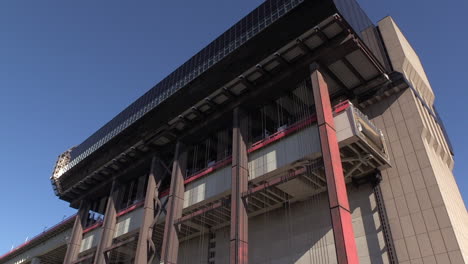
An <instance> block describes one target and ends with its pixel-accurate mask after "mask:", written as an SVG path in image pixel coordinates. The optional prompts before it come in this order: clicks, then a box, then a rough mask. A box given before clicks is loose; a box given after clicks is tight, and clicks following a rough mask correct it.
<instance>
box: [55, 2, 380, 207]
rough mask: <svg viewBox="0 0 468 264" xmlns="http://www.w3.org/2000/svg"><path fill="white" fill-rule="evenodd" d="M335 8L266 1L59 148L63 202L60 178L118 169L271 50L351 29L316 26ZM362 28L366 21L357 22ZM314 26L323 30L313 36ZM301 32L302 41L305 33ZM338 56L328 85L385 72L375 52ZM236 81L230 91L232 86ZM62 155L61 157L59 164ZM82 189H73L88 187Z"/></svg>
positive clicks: (347, 84) (293, 52)
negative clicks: (82, 136) (73, 144)
mask: <svg viewBox="0 0 468 264" xmlns="http://www.w3.org/2000/svg"><path fill="white" fill-rule="evenodd" d="M339 9H340V8H338V7H337V6H335V4H334V2H333V1H330V0H329V1H312V0H309V1H308V0H303V1H298V0H297V1H294V0H281V1H279V0H277V1H266V2H265V3H264V4H262V5H261V6H260V7H258V8H257V9H255V10H254V11H253V12H251V13H250V14H249V15H247V16H246V17H245V18H243V19H242V20H241V21H240V22H238V23H237V24H236V25H235V26H233V27H232V28H231V29H229V30H228V31H226V32H225V33H224V34H222V35H221V36H220V37H219V38H217V39H216V40H215V41H214V42H212V43H211V44H210V45H208V46H207V47H206V48H205V49H203V50H202V51H201V52H199V53H198V54H197V55H195V56H194V57H192V58H191V59H190V60H189V61H188V62H187V63H185V64H184V65H182V66H181V67H180V68H179V69H177V70H176V71H175V72H174V73H172V74H170V75H169V76H168V77H166V78H165V79H164V80H163V81H162V82H160V83H159V84H158V85H156V86H155V87H153V88H152V89H151V90H150V91H149V92H147V93H146V94H145V95H143V96H142V97H141V98H139V99H138V100H137V101H136V102H134V103H133V104H132V105H130V106H129V107H128V108H127V109H125V110H124V111H123V112H122V113H120V114H119V115H118V116H116V117H115V118H114V119H113V120H111V121H110V122H109V123H108V124H106V125H105V126H104V127H102V128H101V129H100V130H98V131H97V132H96V133H95V134H93V135H92V136H91V137H90V138H88V139H87V140H86V141H85V142H83V143H82V144H80V145H79V146H78V147H77V148H75V149H72V150H71V151H69V152H66V153H64V155H63V157H62V159H59V162H58V163H57V168H56V170H55V172H54V175H53V177H52V183H53V185H54V186H55V187H56V194H57V195H59V196H61V198H65V200H69V199H70V198H66V197H63V192H64V191H66V189H68V187H69V186H68V187H66V188H62V187H61V186H60V184H59V182H58V180H57V179H59V178H60V177H61V176H62V175H63V177H65V178H68V177H71V175H74V174H77V173H78V172H80V173H79V174H83V176H86V175H87V174H92V173H96V171H95V170H96V169H98V168H100V167H101V168H102V167H103V166H104V167H105V168H104V169H106V168H107V167H111V169H112V166H116V167H120V165H119V164H118V163H122V162H125V158H123V159H122V160H118V158H117V156H122V155H121V153H124V154H125V153H126V152H127V150H129V149H131V148H132V147H133V146H135V144H137V143H138V142H144V141H146V140H148V139H149V138H152V137H154V135H155V134H156V133H157V132H160V131H161V130H163V129H165V128H166V127H167V126H168V125H171V124H170V122H169V121H170V120H171V119H173V118H176V117H178V116H179V115H180V114H181V113H180V110H184V109H192V107H193V106H194V105H195V104H197V102H200V101H203V100H204V98H207V97H210V96H212V95H213V92H216V90H217V89H219V88H220V87H221V86H226V87H228V88H229V83H230V82H231V84H232V85H234V86H235V85H237V83H232V80H237V81H241V82H242V80H239V78H238V77H239V75H243V76H244V75H245V77H246V78H247V79H248V81H250V82H255V80H254V79H253V76H252V75H251V74H250V73H252V72H249V69H250V68H251V67H252V66H254V65H256V64H258V63H263V64H265V66H266V67H268V65H267V64H268V63H267V62H266V60H271V56H273V55H274V54H275V52H277V51H280V52H281V53H283V54H284V56H281V57H282V58H283V57H284V58H283V59H285V60H286V61H289V60H293V59H294V58H295V56H298V55H302V54H305V53H307V52H308V50H314V49H315V47H316V46H314V45H317V46H321V45H322V44H323V43H324V42H326V41H327V39H329V38H333V34H334V33H333V31H335V33H337V32H338V33H339V32H341V30H343V29H344V27H346V28H348V29H347V30H350V31H353V32H356V31H355V30H354V28H353V27H352V26H351V25H350V24H349V23H348V21H347V20H346V21H343V23H342V25H340V26H339V27H340V28H336V27H337V26H336V23H332V24H327V26H326V27H324V30H321V29H320V28H317V25H318V24H319V23H320V22H323V21H325V20H326V19H327V18H329V17H332V16H333V15H334V14H336V12H338V10H339ZM341 9H342V8H341ZM267 10H268V11H267ZM358 15H359V14H358ZM348 16H350V15H349V14H348ZM361 21H362V20H361ZM362 25H366V23H364V24H362V23H361V26H362ZM332 26H333V27H332ZM334 27H335V28H334ZM317 29H318V31H317ZM314 30H315V31H317V32H318V33H320V34H322V35H320V34H314V36H312V35H311V33H314V32H313V31H314ZM325 30H326V31H328V32H326V31H325ZM307 32H308V33H307ZM306 33H307V34H308V36H307V38H305V37H304V34H306ZM358 35H359V32H356V34H355V36H358ZM301 36H302V38H301V41H303V42H302V43H299V42H297V40H298V38H300V37H301ZM314 41H315V43H313V42H314ZM357 41H358V40H357V39H356V40H349V39H348V40H347V41H346V43H344V44H343V45H354V46H353V47H358V46H359V45H361V46H365V45H363V43H361V44H358V43H357ZM288 43H289V44H288ZM291 43H292V44H291ZM327 45H328V43H327ZM342 55H343V58H344V59H342V60H337V59H336V58H333V57H330V59H331V60H334V61H331V60H327V59H326V58H322V63H323V64H326V65H327V67H326V70H327V72H326V73H327V75H328V76H329V77H330V79H331V81H330V82H331V88H332V89H343V88H344V89H355V88H359V89H362V88H363V86H362V85H361V84H363V82H367V83H368V82H369V80H370V79H372V78H374V77H376V76H377V77H379V74H380V73H381V71H382V68H379V67H378V63H374V62H375V61H372V59H373V56H372V54H370V52H369V50H368V49H366V48H365V47H361V48H360V49H359V50H358V49H353V53H349V54H342ZM288 56H292V57H288ZM335 57H337V56H335ZM269 58H270V59H269ZM369 58H370V59H371V61H369ZM366 63H367V64H366ZM369 63H370V64H369ZM273 64H274V63H273ZM273 64H269V65H270V66H271V65H273ZM353 65H354V66H353ZM376 65H377V68H375V66H376ZM267 70H268V69H267ZM246 71H247V72H246ZM254 75H255V74H254ZM234 82H235V81H234ZM234 86H232V87H231V88H233V89H235V88H234ZM231 88H229V89H231ZM233 92H234V93H235V91H233ZM175 110H177V111H175ZM112 142H113V143H114V144H113V143H112ZM129 154H131V153H130V152H129ZM114 157H115V158H114ZM129 157H130V156H127V159H128V158H129ZM109 159H110V160H109ZM112 159H117V162H116V164H109V161H112ZM60 160H62V161H64V160H65V161H66V162H62V164H61V163H60ZM59 165H60V166H59ZM81 172H83V173H81ZM74 178H76V176H74ZM61 180H62V179H61ZM82 180H84V178H83V179H79V178H76V179H75V180H74V182H75V183H77V182H78V181H82ZM75 185H76V184H75ZM79 189H81V190H79ZM79 189H76V190H74V192H75V193H76V192H77V191H78V192H82V191H86V190H85V189H83V188H79Z"/></svg>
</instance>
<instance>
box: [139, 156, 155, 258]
mask: <svg viewBox="0 0 468 264" xmlns="http://www.w3.org/2000/svg"><path fill="white" fill-rule="evenodd" d="M157 163H158V160H157V158H156V157H153V160H152V162H151V170H150V173H149V175H148V184H147V186H146V196H145V204H144V206H143V222H142V224H141V227H140V232H139V234H138V244H137V249H136V253H135V264H147V263H148V260H149V257H148V250H149V240H150V239H152V235H153V226H152V224H153V221H154V220H155V219H154V217H155V212H154V210H155V200H156V199H159V197H158V196H159V190H158V187H159V185H158V184H157V182H159V181H160V180H161V175H160V174H161V170H159V169H157ZM155 250H157V249H155ZM153 254H156V252H153Z"/></svg>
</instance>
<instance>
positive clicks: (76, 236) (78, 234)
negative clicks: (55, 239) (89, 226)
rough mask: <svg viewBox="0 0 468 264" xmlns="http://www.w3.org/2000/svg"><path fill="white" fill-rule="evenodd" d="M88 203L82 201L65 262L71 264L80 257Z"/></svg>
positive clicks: (68, 244)
mask: <svg viewBox="0 0 468 264" xmlns="http://www.w3.org/2000/svg"><path fill="white" fill-rule="evenodd" d="M86 211H87V205H85V202H84V201H81V202H80V209H79V210H78V214H77V215H76V218H75V223H74V224H73V229H72V233H71V237H70V240H69V241H68V243H67V252H66V253H65V258H64V260H63V263H64V264H71V263H73V262H74V261H76V260H77V259H78V254H79V251H80V246H81V241H82V240H83V220H84V217H85V215H86Z"/></svg>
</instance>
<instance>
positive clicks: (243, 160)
mask: <svg viewBox="0 0 468 264" xmlns="http://www.w3.org/2000/svg"><path fill="white" fill-rule="evenodd" d="M246 121H247V120H246V118H243V116H242V114H241V110H240V109H239V108H236V109H234V122H233V129H232V132H233V134H232V179H231V233H230V262H229V263H230V264H247V263H248V261H249V260H248V216H247V210H246V208H245V206H244V203H243V202H242V193H244V192H246V191H247V190H248V180H249V179H248V176H249V170H248V159H247V144H246V140H247V133H246V131H247V122H246Z"/></svg>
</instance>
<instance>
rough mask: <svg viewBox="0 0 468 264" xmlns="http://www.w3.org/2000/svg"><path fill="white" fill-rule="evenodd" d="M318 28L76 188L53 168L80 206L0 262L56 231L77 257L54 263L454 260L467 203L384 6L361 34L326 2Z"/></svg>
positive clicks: (38, 250)
mask: <svg viewBox="0 0 468 264" xmlns="http://www.w3.org/2000/svg"><path fill="white" fill-rule="evenodd" d="M310 2H313V1H310ZM309 7H310V6H309ZM303 8H306V7H304V6H303ZM318 25H320V26H316V27H315V26H314V27H313V28H307V29H304V30H305V33H304V32H301V34H302V35H300V38H294V40H293V41H290V42H289V43H283V44H284V45H283V44H282V45H283V46H282V47H280V49H279V51H278V52H275V53H272V54H269V55H268V56H269V57H267V58H261V59H262V60H259V61H258V63H263V64H264V66H265V67H264V66H262V65H261V64H257V65H255V66H253V67H252V68H248V67H250V65H247V66H245V65H244V67H246V68H247V70H245V69H244V70H245V72H244V73H243V75H241V76H240V77H236V78H235V79H234V80H233V81H230V84H232V85H231V86H228V85H222V86H223V87H222V88H219V89H218V90H216V91H214V92H213V94H214V95H213V94H211V95H210V96H208V97H206V98H204V99H203V100H201V101H194V102H193V103H194V105H193V106H190V107H189V109H188V110H186V111H185V112H181V114H180V115H178V116H177V117H176V118H174V119H173V120H170V121H168V122H167V123H165V126H163V127H162V128H161V131H162V129H168V130H167V131H165V132H164V133H163V132H161V133H159V132H160V131H159V130H158V131H159V132H158V133H159V134H158V133H156V132H154V131H151V132H154V133H155V134H154V135H151V137H150V136H148V135H149V134H148V135H145V139H144V140H141V141H140V143H141V142H143V143H141V145H138V146H137V147H131V148H130V150H129V151H128V152H126V153H123V154H122V153H120V152H119V153H118V157H116V158H115V159H113V160H112V161H111V163H110V164H107V165H105V166H103V167H99V168H98V169H99V170H100V171H99V173H98V172H97V171H98V169H96V171H94V172H93V173H92V174H90V175H91V176H90V177H91V178H87V180H88V182H86V180H82V181H78V180H77V182H78V183H76V185H77V186H81V187H82V188H75V189H74V185H73V184H72V183H69V182H68V181H70V182H73V180H76V179H75V178H73V177H78V176H76V175H81V174H67V176H63V177H64V178H65V179H66V180H64V181H63V183H67V184H69V185H70V186H71V187H70V186H65V187H67V188H65V187H64V189H63V190H62V189H61V190H60V192H63V193H61V194H63V195H65V196H64V197H67V199H72V200H73V201H71V202H70V203H71V204H73V205H74V206H76V204H77V202H80V204H81V205H82V207H81V206H80V208H81V209H80V216H81V214H82V216H83V217H80V218H75V219H76V220H77V221H76V222H75V223H79V225H78V224H75V225H76V226H78V227H74V228H70V226H62V229H63V230H62V229H56V230H55V232H56V233H57V234H56V235H55V236H52V235H51V234H55V233H52V231H51V233H50V234H49V235H50V238H49V239H48V240H46V241H41V240H39V239H38V240H37V241H33V242H34V243H35V244H34V243H32V244H33V245H32V246H31V245H25V246H24V247H23V248H19V249H17V250H16V251H15V252H13V253H14V254H11V256H8V254H7V255H6V256H7V257H6V258H5V259H6V261H3V260H2V259H0V264H2V263H8V264H22V263H25V264H26V263H27V264H29V263H34V264H39V263H42V262H44V263H47V264H49V263H51V264H54V263H60V261H57V258H61V257H62V255H65V254H66V253H65V252H63V251H64V248H65V251H66V246H65V245H66V244H67V242H69V240H72V241H75V240H76V243H75V244H74V245H75V246H76V248H77V249H78V246H79V254H75V255H77V256H73V257H71V258H70V261H66V262H68V263H67V264H78V263H96V264H104V263H107V264H111V263H134V262H135V263H136V264H142V263H150V262H151V263H168V264H174V263H183V264H191V263H209V264H214V263H232V264H246V263H251V264H266V263H278V264H280V263H281V264H293V263H297V264H307V263H332V264H333V263H339V264H341V263H346V264H351V263H352V264H356V263H362V264H367V263H377V264H380V263H389V264H390V263H391V264H393V263H404V264H409V263H411V264H415V263H439V264H441V263H443V264H446V263H448V264H459V263H468V213H467V211H466V207H465V204H464V202H463V199H462V197H461V194H460V192H459V190H458V187H457V184H456V180H455V177H454V175H453V173H452V169H453V166H454V161H453V153H452V149H451V146H450V144H449V142H447V138H446V135H445V133H444V129H443V126H442V125H441V124H440V123H439V122H441V121H440V120H439V118H438V116H437V114H436V112H435V109H434V107H433V105H434V99H435V96H434V92H433V90H432V88H431V85H430V82H429V80H428V78H427V76H426V74H425V72H424V68H423V66H422V63H421V61H420V60H419V58H418V56H417V54H416V52H415V51H414V49H413V48H412V47H411V45H410V44H409V42H408V41H407V40H406V38H405V37H404V35H403V33H402V32H401V30H400V29H399V28H398V26H397V25H396V23H395V22H394V21H393V19H392V18H390V17H387V18H385V19H383V20H381V21H380V22H379V23H378V28H377V27H368V28H366V29H365V30H364V32H353V30H355V28H354V29H353V30H351V28H349V25H348V24H346V23H343V18H342V17H340V15H337V14H334V15H332V16H330V17H327V18H326V19H325V20H323V21H322V22H321V23H320V24H318ZM321 30H323V31H321ZM359 34H360V35H359ZM376 35H378V36H379V38H381V42H380V39H378V38H376V37H375V36H376ZM357 36H359V37H357ZM361 38H362V39H365V41H364V42H361V41H362V40H361ZM312 39H314V40H315V41H316V43H315V42H314V43H315V44H311V43H310V41H311V40H312ZM307 40H308V41H307ZM365 43H368V44H369V46H370V47H369V49H367V47H364V46H365V45H367V44H365ZM315 49H317V50H315ZM369 50H371V52H374V53H378V54H377V55H372V54H371V52H370V51H369ZM281 53H283V54H284V56H283V57H281V56H282V55H281ZM315 53H317V54H315ZM335 53H336V54H335ZM288 54H289V55H288ZM291 54H294V56H290V55H291ZM324 54H325V55H324ZM301 56H302V57H301ZM301 60H303V61H301ZM249 63H250V62H249ZM295 63H297V64H295ZM273 64H274V65H273ZM326 64H327V65H326ZM272 65H273V66H272ZM279 65H283V66H284V68H275V67H282V66H279ZM267 66H268V67H270V68H268V67H267ZM311 72H312V74H311ZM274 74H277V75H278V76H280V77H278V79H268V78H273V77H272V75H274ZM311 75H312V78H311ZM395 75H397V76H403V77H404V78H402V80H403V81H402V82H403V83H404V85H400V84H401V83H399V82H398V81H401V80H399V79H398V80H396V81H395V80H394V79H392V78H393V77H394V76H395ZM291 76H293V77H291ZM314 76H315V77H314ZM389 76H391V77H392V78H391V77H389ZM261 77H262V78H265V79H266V81H265V83H266V84H265V85H264V86H261V88H262V89H263V90H262V91H261V92H264V93H263V94H262V93H260V92H259V93H258V94H256V91H260V90H261V89H260V88H258V87H255V85H256V84H258V83H261V81H262V80H261ZM276 77H277V76H276ZM276 77H275V78H276ZM249 78H250V79H249ZM304 78H306V79H305V80H304ZM314 78H315V79H314ZM257 79H259V80H260V81H258V83H256V82H257V81H256V80H257ZM223 81H224V80H223ZM228 83H229V82H228ZM290 83H294V85H290ZM285 84H286V86H288V85H290V86H291V87H288V88H287V89H284V90H281V89H282V86H285ZM275 85H276V86H275ZM259 86H260V85H259ZM280 86H281V87H280ZM294 86H295V87H294ZM408 86H409V87H408ZM236 87H237V88H236ZM238 87H242V89H241V90H239V89H238ZM271 87H273V88H274V89H278V90H279V91H274V89H273V88H272V89H271ZM317 87H319V89H318V88H317ZM382 87H384V88H386V89H387V90H379V89H383V88H382ZM401 87H403V88H401ZM252 88H256V89H257V90H255V89H252ZM248 89H251V91H250V93H246V95H245V94H242V93H241V92H242V91H244V90H248ZM301 91H302V92H301ZM304 91H306V92H304ZM376 91H377V92H376ZM381 91H383V92H381ZM273 92H277V94H276V93H275V94H274V95H272V96H271V98H270V97H268V98H267V99H264V98H263V96H265V97H266V96H267V93H273ZM312 92H313V94H314V96H315V98H312V97H314V96H312ZM379 92H381V93H379ZM301 93H302V96H301ZM329 93H330V94H331V95H329ZM305 94H306V95H307V96H304V95H305ZM369 94H371V95H372V96H371V97H372V98H371V99H369V97H368V95H369ZM246 98H247V99H246ZM197 100H198V99H197ZM229 100H232V101H229ZM236 100H237V101H236ZM262 100H263V101H262ZM366 100H367V101H366ZM281 101H284V102H285V103H284V104H281V103H280V102H281ZM259 102H260V103H259ZM332 102H333V105H331V103H332ZM368 102H371V103H368ZM243 104H245V105H243ZM259 105H261V107H262V109H261V111H257V110H258V109H259ZM272 105H273V106H272ZM244 106H245V109H244ZM229 107H230V108H229ZM268 107H269V108H270V110H271V109H273V111H268V109H267V108H268ZM275 107H276V108H275ZM174 108H175V107H174ZM203 109H205V110H203ZM320 109H321V110H320ZM179 110H180V111H183V109H182V110H181V109H177V111H179ZM174 111H176V110H174ZM205 111H206V112H205ZM210 111H212V112H210ZM223 111H225V112H224V115H222V114H220V115H218V112H223ZM249 111H250V112H249ZM256 111H257V112H256ZM275 111H276V112H275ZM233 113H234V115H233ZM226 117H227V121H226V120H222V119H223V118H226ZM190 118H193V119H190ZM197 118H199V119H197ZM203 118H206V120H205V119H203ZM231 118H232V120H231ZM249 118H250V119H249ZM200 119H201V120H200ZM193 120H195V121H196V122H195V121H193ZM197 120H200V122H198V121H197ZM324 120H326V121H324ZM204 122H206V123H204ZM210 122H211V123H210ZM195 123H197V124H195ZM198 123H200V124H202V125H199V124H198ZM252 123H253V124H252ZM260 123H261V124H260ZM267 123H268V124H267ZM226 124H227V125H226ZM190 125H193V127H190ZM325 125H326V126H325ZM168 127H170V129H169V128H168ZM171 129H172V130H171ZM184 129H185V130H184ZM197 129H200V130H202V131H198V130H197ZM168 131H169V132H168ZM206 131H209V132H206ZM324 132H326V133H324ZM148 133H149V132H148ZM230 133H231V134H230ZM208 134H213V135H216V136H212V135H208ZM181 135H183V136H181ZM220 135H221V136H220ZM179 136H180V137H179ZM230 136H231V137H230ZM335 136H336V138H335ZM188 139H190V140H188ZM171 140H172V141H171ZM184 140H185V141H184ZM231 140H232V141H231ZM228 141H231V142H228ZM207 142H208V143H207ZM140 143H138V144H140ZM144 144H147V145H144ZM171 144H174V146H175V147H174V150H173V149H171V147H173V146H172V145H171ZM116 145H118V147H120V146H121V145H120V144H116ZM324 146H326V147H325V148H324ZM190 147H192V149H191V148H190ZM199 149H201V151H199ZM214 149H215V150H214ZM332 152H333V155H332V154H331V153H332ZM161 153H164V156H163V155H162V154H161ZM202 155H204V156H202ZM103 156H105V155H103ZM199 156H200V157H201V158H200V157H199ZM190 159H191V160H190ZM149 160H151V163H149ZM189 160H190V161H189ZM59 161H60V160H59ZM67 162H69V161H67ZM67 162H65V163H67ZM62 165H63V164H62ZM92 165H93V166H94V165H95V164H92ZM73 166H74V165H73ZM80 166H81V165H80ZM90 166H91V165H90ZM96 166H97V165H96ZM125 166H127V167H125ZM171 166H172V167H171ZM149 167H150V169H149V170H148V168H149ZM77 168H80V167H79V166H78V167H77ZM171 168H172V170H171ZM76 170H78V169H76ZM70 173H71V172H70ZM86 173H88V171H86ZM89 173H91V172H89ZM106 173H108V174H106ZM142 174H143V176H142ZM70 175H71V176H70ZM148 175H149V176H148ZM380 175H381V178H380ZM57 177H58V178H60V177H62V175H60V176H57ZM67 177H68V178H67ZM92 177H96V178H92ZM93 179H94V180H93ZM98 180H100V181H101V182H98ZM60 182H61V181H60ZM90 182H91V183H90ZM95 182H98V183H99V184H97V185H98V186H97V187H96V188H95V186H92V185H94V183H95ZM110 182H112V186H113V187H112V188H111V190H112V191H111V192H109V190H107V189H106V188H107V187H109V186H108V185H109V183H110ZM145 182H146V184H145ZM337 182H338V183H337ZM114 186H116V187H115V188H116V189H115V190H114ZM117 186H118V187H117ZM145 186H146V187H145ZM56 187H57V186H56ZM62 187H63V186H60V188H62ZM327 188H328V189H327ZM145 190H146V195H145ZM57 192H58V193H59V191H57ZM81 192H84V194H83V193H81ZM109 193H111V194H110V195H109ZM67 195H68V196H67ZM81 195H82V196H81ZM112 195H115V197H113V196H112ZM71 197H72V198H71ZM61 198H63V197H61ZM110 198H112V200H111V202H109V200H110ZM114 198H115V199H114ZM145 199H146V200H145ZM348 200H349V206H348ZM167 201H168V202H167ZM106 204H107V207H109V205H112V213H106V212H108V211H109V210H105V211H103V210H104V209H105V208H106ZM107 217H108V218H107ZM144 221H145V223H146V224H144V225H143V226H142V223H143V222H144ZM70 223H71V222H69V223H68V224H69V225H70ZM105 223H107V224H105ZM57 230H58V231H57ZM103 230H107V232H103ZM142 232H147V233H142ZM46 233H47V232H46ZM71 237H75V238H76V239H71ZM102 237H107V239H102ZM142 237H144V239H142ZM101 240H102V241H107V242H106V243H102V241H101ZM38 241H40V242H38ZM354 243H355V245H356V247H354ZM98 245H100V246H98ZM348 245H351V246H348ZM70 248H71V247H68V249H70ZM137 248H138V250H136V249H137ZM59 249H60V250H59ZM55 251H57V252H56V253H54V252H55ZM136 251H138V252H143V251H144V254H140V255H138V256H137V257H135V252H136ZM50 252H52V253H50ZM71 252H73V253H76V252H78V251H77V250H71ZM96 252H97V253H96ZM67 254H68V253H67ZM57 256H58V257H57ZM70 256H71V255H70ZM51 257H55V259H52V258H51ZM160 258H161V259H160ZM51 259H52V260H51ZM62 259H63V258H62ZM93 259H94V261H93ZM136 259H138V260H136ZM357 259H358V260H357Z"/></svg>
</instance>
